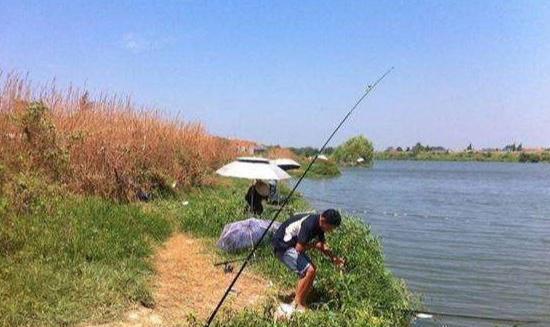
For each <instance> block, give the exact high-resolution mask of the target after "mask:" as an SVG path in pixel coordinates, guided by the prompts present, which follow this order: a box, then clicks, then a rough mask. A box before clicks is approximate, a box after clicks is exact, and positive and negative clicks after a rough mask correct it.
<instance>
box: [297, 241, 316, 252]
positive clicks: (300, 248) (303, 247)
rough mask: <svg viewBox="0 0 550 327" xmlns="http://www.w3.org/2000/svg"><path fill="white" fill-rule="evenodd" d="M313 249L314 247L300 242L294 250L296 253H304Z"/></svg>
mask: <svg viewBox="0 0 550 327" xmlns="http://www.w3.org/2000/svg"><path fill="white" fill-rule="evenodd" d="M313 247H314V246H313V245H311V244H308V243H302V242H298V243H296V246H295V247H294V248H295V249H296V251H298V253H302V252H304V251H305V250H308V249H311V248H313Z"/></svg>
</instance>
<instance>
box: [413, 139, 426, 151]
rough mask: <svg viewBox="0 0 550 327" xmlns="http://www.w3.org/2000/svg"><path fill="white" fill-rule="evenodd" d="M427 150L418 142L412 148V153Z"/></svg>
mask: <svg viewBox="0 0 550 327" xmlns="http://www.w3.org/2000/svg"><path fill="white" fill-rule="evenodd" d="M425 150H426V148H425V147H424V146H423V145H422V143H420V142H417V143H416V144H415V145H414V146H413V148H412V152H414V153H415V154H416V153H419V152H422V151H425Z"/></svg>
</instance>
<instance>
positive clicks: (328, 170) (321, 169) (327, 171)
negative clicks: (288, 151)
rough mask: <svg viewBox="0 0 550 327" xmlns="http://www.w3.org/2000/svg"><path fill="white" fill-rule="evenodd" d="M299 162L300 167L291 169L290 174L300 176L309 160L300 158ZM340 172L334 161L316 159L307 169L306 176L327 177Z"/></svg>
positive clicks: (334, 175) (338, 174)
mask: <svg viewBox="0 0 550 327" xmlns="http://www.w3.org/2000/svg"><path fill="white" fill-rule="evenodd" d="M300 164H301V165H302V167H301V168H300V169H296V170H291V171H290V174H291V175H293V176H296V177H299V176H301V175H302V174H303V173H304V170H305V169H306V167H307V166H308V165H309V160H305V159H304V160H301V162H300ZM340 174H341V172H340V169H339V168H338V165H336V163H335V162H334V161H332V160H321V159H317V160H316V161H315V163H314V164H313V166H311V169H310V170H309V171H308V173H307V175H306V178H328V177H336V176H340Z"/></svg>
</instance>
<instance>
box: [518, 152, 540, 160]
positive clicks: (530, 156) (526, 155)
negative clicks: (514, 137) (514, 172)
mask: <svg viewBox="0 0 550 327" xmlns="http://www.w3.org/2000/svg"><path fill="white" fill-rule="evenodd" d="M541 160H542V156H541V154H540V153H532V152H530V153H527V152H521V153H520V154H519V157H518V161H519V162H539V161H541Z"/></svg>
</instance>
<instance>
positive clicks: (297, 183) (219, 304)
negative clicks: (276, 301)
mask: <svg viewBox="0 0 550 327" xmlns="http://www.w3.org/2000/svg"><path fill="white" fill-rule="evenodd" d="M392 70H393V67H391V68H390V69H388V70H387V71H386V72H385V73H384V74H383V75H382V76H380V77H379V78H378V79H377V80H376V82H374V84H371V85H369V86H367V90H366V91H365V92H364V93H363V95H362V96H361V97H360V98H359V100H357V102H355V104H354V105H353V107H352V108H351V110H350V111H349V112H348V113H347V114H346V115H345V116H344V118H343V119H342V121H341V122H340V124H338V126H336V128H335V129H334V131H333V132H332V134H330V136H329V137H328V139H327V140H326V142H325V144H323V146H322V147H321V149H320V150H319V152H317V154H316V155H315V157H313V160H311V161H310V163H309V165H308V166H307V168H306V170H305V171H304V173H303V174H302V176H300V179H298V182H296V184H295V185H294V187H293V188H292V190H291V191H290V193H289V194H288V195H287V196H286V198H285V200H284V201H283V204H282V205H281V207H280V208H279V210H277V212H276V213H275V216H273V219H271V222H270V223H269V225H268V226H267V228H266V229H265V230H264V232H263V234H262V236H261V237H260V239H259V240H258V241H257V242H256V243H255V244H254V247H253V248H252V250H251V251H250V253H249V254H248V256H247V257H246V259H245V260H244V262H243V264H242V265H241V268H240V269H239V271H238V272H237V274H236V275H235V278H233V280H232V281H231V284H229V286H228V287H227V289H226V290H225V293H224V294H223V296H222V298H221V300H220V302H218V305H217V306H216V308H215V309H214V311H212V314H211V315H210V318H208V322H207V323H206V326H207V327H208V326H210V324H211V323H212V321H214V318H215V317H216V314H217V313H218V311H219V310H220V308H221V306H222V304H223V302H224V301H225V299H226V298H227V295H229V292H230V291H231V289H232V288H233V286H234V285H235V283H236V282H237V279H239V277H240V276H241V274H242V272H243V270H244V268H245V267H246V265H247V264H248V261H250V258H252V255H253V254H254V252H256V249H257V248H258V246H259V245H260V243H261V242H262V240H263V239H264V237H265V236H266V235H267V233H268V231H269V228H270V227H271V225H273V222H275V220H276V219H277V217H279V214H280V213H281V211H282V210H283V208H284V207H285V206H286V205H287V203H288V202H289V200H290V198H291V197H292V195H293V194H294V191H296V189H297V188H298V185H300V183H301V182H302V180H303V179H304V177H305V176H306V174H307V173H308V171H309V170H310V169H311V166H312V165H313V164H314V163H315V161H316V160H317V158H318V157H319V155H320V154H321V153H323V151H324V150H325V148H326V146H327V144H328V143H329V142H330V141H331V140H332V138H333V137H334V135H335V134H336V132H338V130H339V129H340V127H342V125H344V123H345V122H346V120H347V119H348V118H349V116H351V114H352V113H353V112H354V111H355V109H356V108H357V106H359V104H360V103H361V102H362V101H363V99H365V98H366V97H367V95H369V93H370V92H372V90H374V88H375V87H376V86H377V85H378V83H380V82H381V81H382V80H383V79H384V78H385V77H386V76H387V75H388V74H389V73H390V72H391V71H392Z"/></svg>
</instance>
